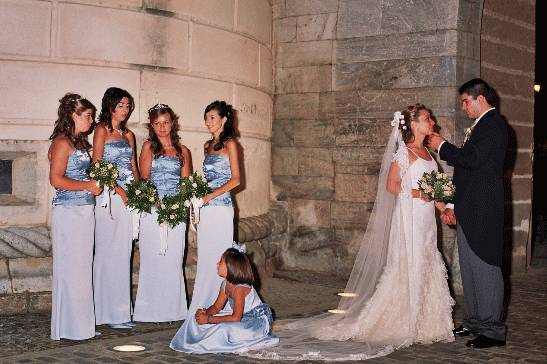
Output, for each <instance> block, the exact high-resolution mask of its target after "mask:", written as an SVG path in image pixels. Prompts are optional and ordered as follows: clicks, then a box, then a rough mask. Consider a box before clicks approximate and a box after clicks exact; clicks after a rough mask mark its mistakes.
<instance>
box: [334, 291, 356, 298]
mask: <svg viewBox="0 0 547 364" xmlns="http://www.w3.org/2000/svg"><path fill="white" fill-rule="evenodd" d="M338 296H341V297H357V296H359V295H358V294H357V293H350V292H340V293H338Z"/></svg>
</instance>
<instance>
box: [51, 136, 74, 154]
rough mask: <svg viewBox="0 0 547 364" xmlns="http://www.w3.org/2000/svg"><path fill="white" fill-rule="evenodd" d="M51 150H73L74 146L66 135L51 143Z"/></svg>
mask: <svg viewBox="0 0 547 364" xmlns="http://www.w3.org/2000/svg"><path fill="white" fill-rule="evenodd" d="M49 149H50V150H56V151H61V150H71V149H72V145H71V144H70V141H69V140H68V138H67V137H66V136H65V135H59V136H57V137H56V138H55V139H53V140H52V141H51V147H50V148H49Z"/></svg>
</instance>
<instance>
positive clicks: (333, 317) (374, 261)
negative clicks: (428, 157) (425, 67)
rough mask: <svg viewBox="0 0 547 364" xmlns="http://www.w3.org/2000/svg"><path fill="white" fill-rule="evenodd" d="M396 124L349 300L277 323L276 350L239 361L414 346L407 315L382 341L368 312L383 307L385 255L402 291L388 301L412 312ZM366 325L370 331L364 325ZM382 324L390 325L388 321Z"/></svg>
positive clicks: (407, 206) (357, 356)
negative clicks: (395, 188) (395, 183)
mask: <svg viewBox="0 0 547 364" xmlns="http://www.w3.org/2000/svg"><path fill="white" fill-rule="evenodd" d="M396 118H397V116H396ZM398 121H399V120H397V123H395V122H394V123H392V124H396V125H393V129H392V131H391V135H390V137H389V141H388V143H387V146H386V149H385V152H384V155H383V158H382V165H381V168H380V174H379V178H378V190H377V194H376V200H375V203H374V207H373V209H372V213H371V215H370V218H369V222H368V225H367V229H366V232H365V234H364V237H363V239H362V242H361V245H360V248H359V252H358V254H357V256H356V259H355V263H354V266H353V269H352V272H351V275H350V277H349V280H348V283H347V285H346V288H345V290H344V293H345V294H346V295H347V297H342V299H341V301H340V303H339V305H338V309H337V310H336V311H335V312H337V313H325V314H321V315H318V316H314V317H310V318H306V319H301V320H285V321H278V322H276V324H275V325H274V332H273V334H274V335H276V336H278V337H279V338H280V344H279V346H277V347H273V348H268V349H263V350H255V351H250V352H247V353H244V354H242V355H246V356H251V357H254V358H264V359H278V360H362V359H368V358H373V357H377V356H383V355H387V354H389V353H391V352H392V351H394V350H396V349H397V348H399V347H402V346H408V345H410V344H412V340H411V338H412V337H413V330H414V329H413V327H415V322H407V320H406V315H405V317H393V318H391V319H392V320H394V321H393V322H394V325H395V326H396V327H397V330H396V333H397V334H396V335H395V337H394V335H393V332H391V333H389V334H387V335H386V333H385V332H383V331H384V330H383V329H382V327H383V325H384V322H382V320H384V319H383V317H382V318H380V316H382V312H378V311H379V310H377V309H376V308H375V309H373V310H372V311H373V312H371V310H370V307H372V306H374V307H378V306H380V307H381V306H382V303H381V302H374V304H373V303H372V301H374V300H377V299H378V297H377V296H380V295H374V293H375V291H376V289H377V286H378V285H379V283H380V282H381V280H382V279H383V273H384V271H385V270H386V269H392V268H391V266H392V265H393V264H390V265H389V266H386V262H387V261H388V255H390V260H389V261H390V262H397V264H395V265H398V266H397V267H395V269H396V270H397V273H396V274H395V276H396V278H397V281H398V282H399V283H398V285H397V287H393V289H398V290H402V292H396V293H394V294H389V296H390V297H391V298H393V297H394V296H395V297H399V296H400V298H401V300H402V301H405V302H399V303H397V304H398V305H400V306H401V307H403V309H404V310H409V311H410V310H412V309H413V308H412V307H413V305H412V302H409V300H410V301H411V300H412V299H411V298H410V297H411V294H409V292H410V291H412V290H411V289H410V285H411V284H412V281H411V280H410V279H409V278H410V277H409V274H408V269H409V268H408V264H412V263H409V262H412V259H411V258H412V257H411V256H410V257H409V256H408V255H409V254H410V255H411V252H409V251H406V250H407V246H408V244H406V243H405V241H404V239H408V237H412V220H411V219H412V197H411V195H410V191H411V188H412V186H411V179H410V173H407V172H408V168H409V161H408V151H407V148H406V146H405V144H404V142H403V140H402V138H401V134H400V132H399V125H398ZM394 161H395V162H396V163H397V164H398V165H399V168H400V171H401V172H400V175H401V179H402V182H401V187H402V191H401V193H400V194H399V195H398V196H396V195H394V194H392V193H389V192H388V191H387V190H386V183H387V176H388V172H389V169H390V166H391V164H392V162H394ZM407 219H410V220H407ZM405 220H406V221H405ZM390 245H392V246H393V247H396V248H395V250H394V249H389V247H390ZM393 254H395V256H392V255H393ZM398 257H403V258H404V259H398ZM401 272H402V273H401ZM390 289H391V288H390ZM404 290H407V291H406V292H404ZM399 293H400V295H399ZM371 316H375V317H371ZM409 317H416V315H409ZM375 319H376V320H375ZM369 322H370V325H368V324H367V323H369ZM375 322H376V323H378V322H382V324H381V325H380V326H382V327H375ZM385 324H387V325H389V324H390V322H389V320H388V321H387V322H385ZM376 326H378V325H377V324H376Z"/></svg>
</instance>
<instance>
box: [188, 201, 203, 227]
mask: <svg viewBox="0 0 547 364" xmlns="http://www.w3.org/2000/svg"><path fill="white" fill-rule="evenodd" d="M202 206H203V198H201V197H192V198H191V199H190V227H191V228H192V230H194V231H197V229H196V225H197V224H199V209H200V208H201V207H202Z"/></svg>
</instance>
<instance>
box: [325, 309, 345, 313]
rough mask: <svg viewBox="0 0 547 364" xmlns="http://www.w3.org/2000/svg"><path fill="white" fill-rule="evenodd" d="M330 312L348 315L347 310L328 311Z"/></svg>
mask: <svg viewBox="0 0 547 364" xmlns="http://www.w3.org/2000/svg"><path fill="white" fill-rule="evenodd" d="M328 312H330V313H346V310H338V309H336V310H328Z"/></svg>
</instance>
